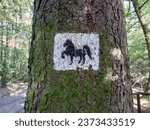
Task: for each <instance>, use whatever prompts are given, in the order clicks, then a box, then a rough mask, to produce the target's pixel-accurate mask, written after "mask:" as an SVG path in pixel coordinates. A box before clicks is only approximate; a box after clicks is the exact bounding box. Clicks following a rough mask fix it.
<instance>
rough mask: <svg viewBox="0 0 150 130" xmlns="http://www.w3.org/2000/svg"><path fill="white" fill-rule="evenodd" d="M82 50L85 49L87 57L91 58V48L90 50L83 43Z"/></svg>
mask: <svg viewBox="0 0 150 130" xmlns="http://www.w3.org/2000/svg"><path fill="white" fill-rule="evenodd" d="M83 50H85V51H86V52H87V55H88V56H89V58H90V59H91V60H92V56H91V50H90V48H89V46H87V45H84V46H83Z"/></svg>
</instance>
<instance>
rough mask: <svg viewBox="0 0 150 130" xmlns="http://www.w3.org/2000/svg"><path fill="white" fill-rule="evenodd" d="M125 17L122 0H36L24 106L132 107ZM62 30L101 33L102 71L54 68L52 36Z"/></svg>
mask: <svg viewBox="0 0 150 130" xmlns="http://www.w3.org/2000/svg"><path fill="white" fill-rule="evenodd" d="M124 17H125V16H124V10H123V3H122V2H121V1H120V0H113V1H110V0H63V1H60V0H53V1H52V0H42V1H41V0H35V1H34V17H33V30H32V41H31V46H30V58H29V75H30V83H29V88H28V93H27V97H26V103H25V111H26V112H132V111H133V106H132V105H133V104H132V92H131V84H130V72H129V64H128V57H127V43H126V31H125V20H124V19H125V18H124ZM64 32H70V33H71V32H73V33H91V32H96V33H98V34H99V37H100V48H99V49H100V64H99V70H98V71H92V70H89V71H82V76H80V75H79V74H77V73H78V72H77V71H75V70H72V71H55V70H54V69H53V48H54V36H55V34H56V33H64ZM83 77H84V78H83Z"/></svg>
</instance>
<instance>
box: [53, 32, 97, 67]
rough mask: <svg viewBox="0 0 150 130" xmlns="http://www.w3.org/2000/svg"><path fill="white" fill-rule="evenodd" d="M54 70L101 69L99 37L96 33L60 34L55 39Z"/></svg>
mask: <svg viewBox="0 0 150 130" xmlns="http://www.w3.org/2000/svg"><path fill="white" fill-rule="evenodd" d="M54 42H55V43H54V57H53V60H54V69H55V70H76V69H77V67H79V68H82V69H83V70H88V69H89V66H90V67H92V69H93V70H98V69H99V35H98V34H95V33H91V34H85V33H58V34H56V35H55V39H54Z"/></svg>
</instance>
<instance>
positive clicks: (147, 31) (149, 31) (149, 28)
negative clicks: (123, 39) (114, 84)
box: [132, 0, 150, 91]
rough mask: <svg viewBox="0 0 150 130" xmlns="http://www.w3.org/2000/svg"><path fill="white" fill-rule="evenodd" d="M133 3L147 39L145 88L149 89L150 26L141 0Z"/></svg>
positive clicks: (133, 0)
mask: <svg viewBox="0 0 150 130" xmlns="http://www.w3.org/2000/svg"><path fill="white" fill-rule="evenodd" d="M132 3H133V6H134V9H135V13H136V15H137V17H138V20H139V22H140V25H141V27H142V30H143V33H144V37H145V41H146V46H147V50H148V59H149V78H148V82H147V85H146V87H145V90H146V91H147V90H149V89H150V26H149V25H148V24H147V22H146V18H145V17H144V12H143V11H142V9H141V6H140V5H139V1H138V0H132Z"/></svg>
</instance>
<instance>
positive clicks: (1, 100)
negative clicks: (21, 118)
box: [0, 81, 28, 113]
mask: <svg viewBox="0 0 150 130" xmlns="http://www.w3.org/2000/svg"><path fill="white" fill-rule="evenodd" d="M27 86H28V84H27V83H24V82H19V81H18V82H16V83H8V84H7V87H6V88H0V113H23V112H24V102H25V97H26V91H27Z"/></svg>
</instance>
